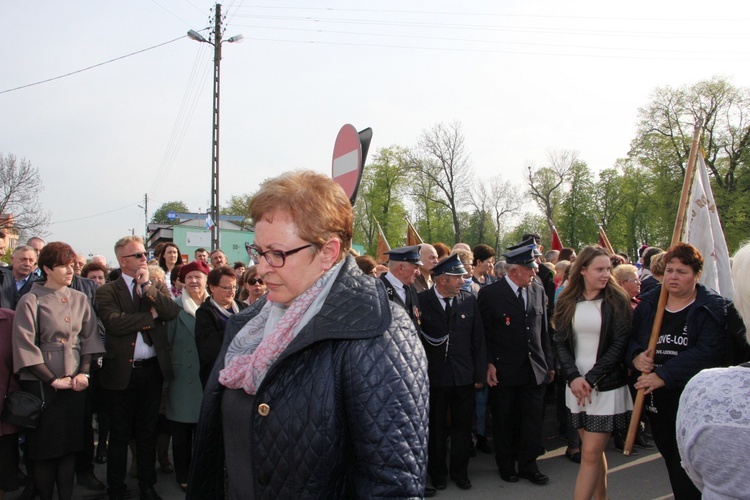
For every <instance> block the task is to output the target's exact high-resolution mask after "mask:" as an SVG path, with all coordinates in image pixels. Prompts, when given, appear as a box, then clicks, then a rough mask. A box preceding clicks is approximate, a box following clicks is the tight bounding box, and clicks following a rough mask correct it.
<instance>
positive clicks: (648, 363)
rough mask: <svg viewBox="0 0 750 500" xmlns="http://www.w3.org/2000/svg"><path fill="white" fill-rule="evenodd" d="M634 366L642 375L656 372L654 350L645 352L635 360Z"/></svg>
mask: <svg viewBox="0 0 750 500" xmlns="http://www.w3.org/2000/svg"><path fill="white" fill-rule="evenodd" d="M633 366H635V368H636V369H637V370H638V371H639V372H641V373H651V372H652V371H654V352H653V349H649V350H647V351H643V352H642V353H640V354H639V355H638V356H636V357H635V358H633Z"/></svg>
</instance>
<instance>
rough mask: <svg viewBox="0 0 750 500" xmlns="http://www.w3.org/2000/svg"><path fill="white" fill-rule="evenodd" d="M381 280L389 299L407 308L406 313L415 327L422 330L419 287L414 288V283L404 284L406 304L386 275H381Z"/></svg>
mask: <svg viewBox="0 0 750 500" xmlns="http://www.w3.org/2000/svg"><path fill="white" fill-rule="evenodd" d="M380 281H382V282H383V284H384V285H385V291H386V293H387V294H388V299H389V300H391V301H392V302H395V303H396V304H398V305H400V306H401V307H403V308H404V309H405V310H406V313H407V314H408V315H409V317H410V318H411V320H412V322H413V323H414V327H415V328H416V329H417V332H419V331H420V326H419V324H420V316H421V314H422V313H421V311H420V310H419V298H418V297H417V289H416V288H414V285H404V290H405V291H406V302H407V303H406V304H405V303H404V301H403V300H401V297H399V295H398V293H396V290H395V289H394V288H393V285H392V284H391V282H390V281H388V278H386V277H385V275H383V276H381V277H380Z"/></svg>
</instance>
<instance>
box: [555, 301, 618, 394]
mask: <svg viewBox="0 0 750 500" xmlns="http://www.w3.org/2000/svg"><path fill="white" fill-rule="evenodd" d="M629 309H630V308H629V307H628V310H629ZM630 323H631V317H630V314H628V315H627V316H622V317H621V318H618V317H616V316H615V312H614V308H613V307H612V306H611V305H610V304H609V303H608V302H604V301H603V302H602V326H601V329H600V331H599V347H598V349H597V351H596V363H595V364H594V366H593V367H592V368H591V370H589V372H588V373H584V374H581V373H579V372H578V368H577V367H576V359H575V354H574V353H575V338H574V334H573V333H572V332H570V331H569V330H568V329H564V330H558V331H557V332H555V335H554V337H555V348H556V349H557V356H558V359H559V361H560V366H561V367H562V372H563V373H562V376H564V377H565V380H566V381H567V382H568V384H570V383H571V382H572V381H573V380H575V379H576V378H578V377H581V376H583V377H584V378H585V379H586V382H588V383H589V385H590V386H591V387H592V388H595V389H597V390H599V391H610V390H612V389H617V388H618V387H622V386H624V385H626V384H627V383H628V381H627V369H626V368H625V364H624V363H623V355H624V354H625V349H626V348H627V346H628V341H629V340H630Z"/></svg>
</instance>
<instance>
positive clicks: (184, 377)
mask: <svg viewBox="0 0 750 500" xmlns="http://www.w3.org/2000/svg"><path fill="white" fill-rule="evenodd" d="M175 303H176V304H178V305H179V306H180V308H182V297H179V298H176V299H175ZM167 339H168V340H169V345H171V346H172V356H171V357H172V371H173V372H174V378H173V379H172V380H171V381H170V382H169V385H168V386H167V400H166V406H167V418H168V419H169V420H173V421H175V422H184V423H188V424H194V423H197V422H198V413H199V412H200V408H201V400H202V399H203V387H202V386H201V381H200V377H199V376H198V372H199V368H200V363H199V361H198V349H197V348H196V347H195V318H194V317H193V316H191V315H189V314H188V313H186V312H185V311H184V310H182V311H180V314H178V315H177V317H176V318H175V319H173V320H172V321H170V322H169V323H167Z"/></svg>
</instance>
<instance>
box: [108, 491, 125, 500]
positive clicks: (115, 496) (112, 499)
mask: <svg viewBox="0 0 750 500" xmlns="http://www.w3.org/2000/svg"><path fill="white" fill-rule="evenodd" d="M109 500H125V494H124V493H110V494H109Z"/></svg>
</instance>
